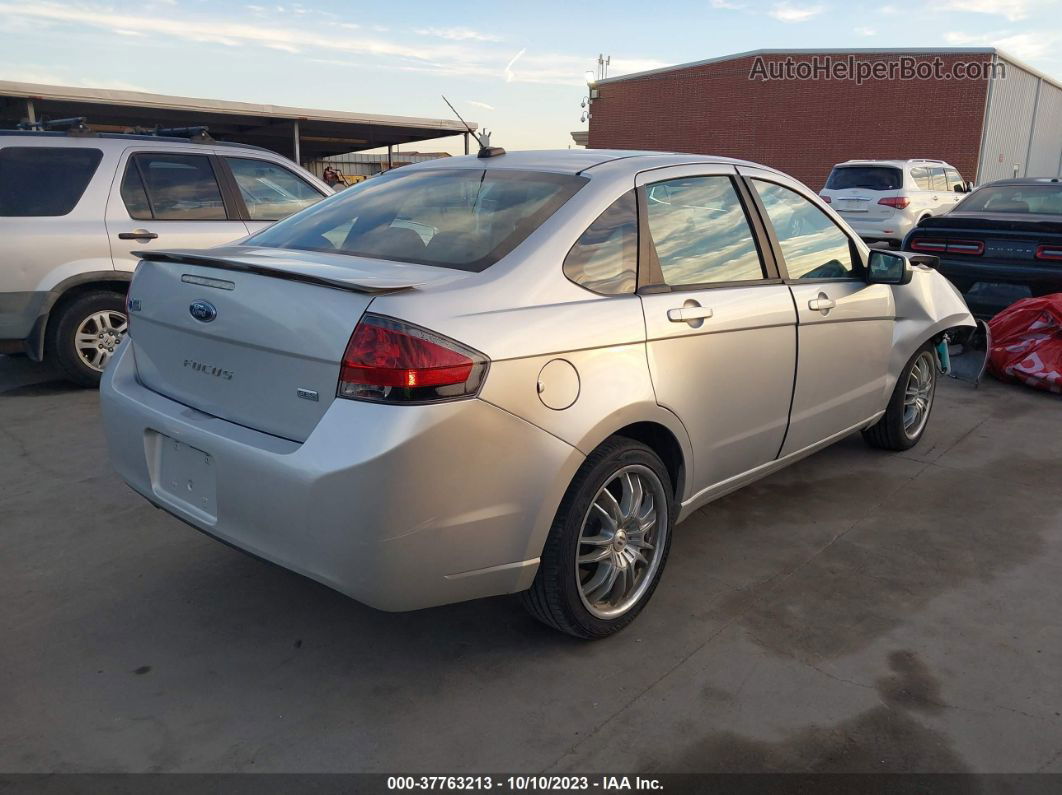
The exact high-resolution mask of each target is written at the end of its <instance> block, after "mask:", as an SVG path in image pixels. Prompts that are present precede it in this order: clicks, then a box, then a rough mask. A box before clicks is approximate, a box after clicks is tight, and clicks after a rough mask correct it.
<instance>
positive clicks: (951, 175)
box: [944, 168, 966, 191]
mask: <svg viewBox="0 0 1062 795" xmlns="http://www.w3.org/2000/svg"><path fill="white" fill-rule="evenodd" d="M944 176H946V177H947V178H948V190H950V191H963V190H966V183H965V182H963V180H962V175H961V174H959V172H958V171H956V170H955V169H954V168H946V169H944Z"/></svg>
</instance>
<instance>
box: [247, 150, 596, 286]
mask: <svg viewBox="0 0 1062 795" xmlns="http://www.w3.org/2000/svg"><path fill="white" fill-rule="evenodd" d="M403 172H404V170H403V169H397V170H396V171H394V172H392V173H389V174H386V175H383V176H379V177H373V178H371V179H368V180H366V181H365V182H362V183H360V184H358V185H355V186H353V187H350V188H347V189H346V190H345V191H343V192H342V193H340V194H338V195H336V196H333V197H330V198H329V199H327V200H326V201H323V202H321V203H320V204H317V205H315V206H314V207H310V208H309V209H307V210H306V211H305V212H301V213H299V214H298V215H294V216H292V217H291V218H287V219H285V220H283V221H280V222H279V223H277V224H275V225H273V226H271V227H269V228H268V229H265V230H263V231H262V232H259V233H258V234H256V235H252V236H251V237H250V238H248V239H247V241H246V242H247V244H248V245H253V246H267V247H274V248H293V249H303V250H308V251H328V252H336V253H339V254H349V255H352V256H357V257H371V258H375V259H386V260H395V261H398V262H413V263H417V264H420V265H438V266H440V267H444V268H455V269H457V270H465V271H476V272H478V271H482V270H484V269H485V268H488V267H490V266H491V265H493V264H494V263H495V262H497V261H498V260H500V259H501V258H502V257H504V256H505V255H506V254H508V253H509V252H510V251H512V250H513V249H514V248H516V246H517V245H519V244H520V243H521V242H522V241H523V240H524V239H525V238H526V237H527V236H528V235H530V234H531V233H532V232H534V231H535V230H536V229H537V228H538V227H539V226H541V225H542V223H543V222H544V221H545V220H546V219H547V218H549V217H550V216H551V215H553V213H555V212H556V211H557V209H558V208H559V207H560V206H561V205H563V204H564V203H565V202H566V201H568V199H570V198H571V197H572V196H573V195H575V193H576V191H578V190H579V189H580V188H581V187H582V186H583V185H585V184H586V179H585V178H584V177H577V176H573V175H569V174H551V173H545V172H537V171H512V170H509V169H500V168H497V169H471V168H469V169H465V168H450V169H426V170H413V171H405V172H404V173H403Z"/></svg>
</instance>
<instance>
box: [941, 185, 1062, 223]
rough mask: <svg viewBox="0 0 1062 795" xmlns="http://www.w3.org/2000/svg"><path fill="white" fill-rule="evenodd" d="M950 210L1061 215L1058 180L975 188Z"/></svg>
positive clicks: (1061, 205) (1061, 188)
mask: <svg viewBox="0 0 1062 795" xmlns="http://www.w3.org/2000/svg"><path fill="white" fill-rule="evenodd" d="M953 212H964V213H1029V214H1032V215H1062V183H1053V184H1050V185H1007V186H1000V187H995V188H993V187H984V188H978V189H977V190H975V191H974V192H973V193H971V194H970V195H969V196H967V197H966V198H965V199H963V200H962V201H961V202H959V204H957V205H956V207H955V210H954V211H953Z"/></svg>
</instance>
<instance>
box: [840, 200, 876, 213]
mask: <svg viewBox="0 0 1062 795" xmlns="http://www.w3.org/2000/svg"><path fill="white" fill-rule="evenodd" d="M837 204H838V209H840V210H844V211H845V212H846V213H865V212H866V211H867V206H868V205H869V202H866V201H864V200H863V199H841V200H840V201H839V202H838V203H837Z"/></svg>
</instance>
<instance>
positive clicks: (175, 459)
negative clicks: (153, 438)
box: [155, 434, 218, 521]
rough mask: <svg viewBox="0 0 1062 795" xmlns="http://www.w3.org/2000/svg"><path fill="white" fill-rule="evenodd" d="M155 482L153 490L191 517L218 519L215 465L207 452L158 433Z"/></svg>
mask: <svg viewBox="0 0 1062 795" xmlns="http://www.w3.org/2000/svg"><path fill="white" fill-rule="evenodd" d="M158 444H159V466H158V480H157V482H156V484H155V488H156V489H157V490H158V491H159V492H161V493H162V494H163V495H164V496H166V497H168V498H169V499H171V500H172V501H173V502H176V503H178V504H180V505H181V507H184V508H185V509H186V510H188V511H189V512H190V513H193V514H200V515H203V518H205V519H208V520H211V521H212V520H214V519H216V518H217V513H218V508H217V500H218V492H217V477H216V475H215V472H214V469H215V463H214V459H213V457H212V456H211V455H210V454H209V453H204V452H203V451H202V450H197V449H196V448H194V447H190V446H189V445H187V444H184V442H178V441H177V440H176V439H171V438H170V437H169V436H163V435H162V434H159V437H158Z"/></svg>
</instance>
